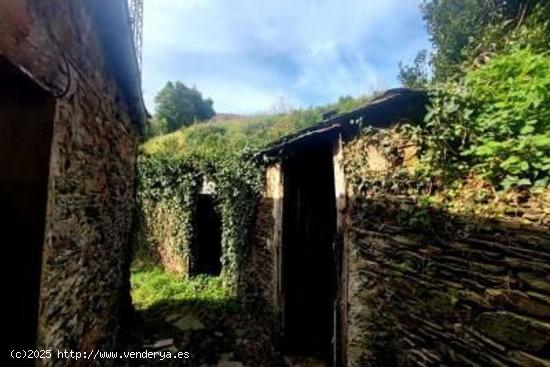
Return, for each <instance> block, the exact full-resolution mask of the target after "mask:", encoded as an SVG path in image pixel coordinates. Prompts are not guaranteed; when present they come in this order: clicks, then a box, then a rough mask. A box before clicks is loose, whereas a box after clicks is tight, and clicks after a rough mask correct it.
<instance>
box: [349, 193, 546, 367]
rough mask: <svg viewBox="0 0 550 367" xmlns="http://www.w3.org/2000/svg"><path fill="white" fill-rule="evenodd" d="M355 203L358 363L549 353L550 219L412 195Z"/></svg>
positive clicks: (353, 326)
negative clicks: (493, 214)
mask: <svg viewBox="0 0 550 367" xmlns="http://www.w3.org/2000/svg"><path fill="white" fill-rule="evenodd" d="M350 203H352V205H350V207H349V211H348V214H347V216H348V217H347V226H348V231H347V234H346V242H347V244H348V251H349V289H348V294H349V297H348V300H349V310H348V334H347V335H348V361H349V363H350V365H365V364H369V363H384V365H391V364H397V365H415V364H418V363H422V364H426V365H440V364H442V363H444V364H454V365H456V364H464V363H467V364H470V363H478V364H482V365H494V364H506V365H510V364H519V365H533V366H535V365H536V366H538V365H541V366H542V365H547V364H548V363H549V360H548V358H550V324H549V321H550V277H549V276H548V274H550V265H549V264H550V238H549V236H548V228H547V226H541V225H539V224H537V223H532V224H524V225H522V224H519V222H518V221H509V222H505V221H489V220H484V219H482V218H479V217H475V216H457V215H453V214H450V213H448V212H446V211H442V210H438V209H435V208H433V207H432V208H429V207H423V206H419V205H418V204H417V203H415V202H414V201H413V200H411V199H409V198H396V197H391V196H390V197H384V198H379V199H378V198H363V197H358V198H355V199H354V200H350ZM532 214H535V215H533V216H532V217H533V218H543V215H544V212H543V210H542V209H541V211H540V212H539V213H532Z"/></svg>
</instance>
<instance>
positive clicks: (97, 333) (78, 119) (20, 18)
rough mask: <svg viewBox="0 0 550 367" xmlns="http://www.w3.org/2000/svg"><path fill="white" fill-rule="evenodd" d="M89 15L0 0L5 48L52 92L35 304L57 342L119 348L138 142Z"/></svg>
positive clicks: (45, 331) (43, 342) (44, 333)
mask: <svg viewBox="0 0 550 367" xmlns="http://www.w3.org/2000/svg"><path fill="white" fill-rule="evenodd" d="M92 19H93V17H92V15H91V14H89V10H88V8H87V7H86V6H84V5H83V3H82V2H80V1H37V0H7V1H2V3H1V4H0V52H1V53H2V54H4V55H5V56H6V57H7V58H8V59H9V60H10V61H11V62H12V63H14V64H16V65H18V66H19V67H21V68H23V69H25V70H26V72H28V74H29V75H30V76H31V77H32V78H33V79H34V80H35V81H36V82H37V83H38V84H39V85H41V86H43V87H44V89H45V90H47V91H49V92H50V93H52V95H54V96H55V97H56V112H55V121H54V126H53V141H52V151H51V162H50V178H49V183H48V186H49V188H48V207H47V217H46V234H45V238H46V240H45V244H44V249H43V266H42V279H41V298H40V314H39V346H40V347H41V348H48V349H54V350H55V349H73V350H91V349H98V348H106V349H113V348H114V345H115V343H116V336H117V333H118V329H119V324H120V319H119V316H120V311H121V309H122V308H123V307H128V306H129V304H128V302H129V274H128V269H129V267H128V265H129V264H128V262H129V247H128V245H129V234H130V229H131V223H132V210H133V204H134V173H135V172H134V171H135V157H136V149H137V142H136V135H135V128H134V126H133V124H132V122H131V119H130V117H129V113H128V109H127V106H126V104H125V102H124V99H123V98H122V97H121V95H120V92H119V89H118V86H117V85H116V83H115V82H114V79H113V78H111V76H110V75H111V74H110V69H109V67H108V65H106V61H105V58H104V54H103V49H102V47H101V45H100V42H99V39H98V36H97V34H96V32H95V29H94V27H95V25H94V23H93V20H92ZM67 363H68V361H67Z"/></svg>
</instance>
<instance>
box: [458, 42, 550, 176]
mask: <svg viewBox="0 0 550 367" xmlns="http://www.w3.org/2000/svg"><path fill="white" fill-rule="evenodd" d="M466 85H467V87H468V89H469V91H470V99H471V101H472V104H473V106H474V108H475V111H476V114H475V116H474V119H473V124H472V131H471V138H470V140H471V142H470V147H469V149H467V150H466V151H465V152H464V154H465V155H466V156H470V157H471V158H472V160H473V163H474V164H476V167H477V168H478V169H479V170H480V171H481V172H483V173H486V174H487V175H488V176H489V178H491V179H492V180H493V181H500V180H502V179H504V181H503V182H502V185H503V186H504V187H509V186H511V185H526V186H530V185H532V184H533V183H536V184H537V186H542V185H545V184H546V183H547V181H548V174H549V172H550V56H549V55H548V54H545V55H543V54H536V53H534V52H533V51H532V50H530V49H528V48H527V49H517V50H514V51H512V52H510V53H508V54H504V55H501V56H497V57H495V58H494V59H492V60H491V61H490V62H489V63H488V64H487V65H484V66H483V67H481V68H478V69H476V70H473V71H472V72H470V73H468V74H467V76H466Z"/></svg>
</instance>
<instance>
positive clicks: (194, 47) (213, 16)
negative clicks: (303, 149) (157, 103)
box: [144, 0, 428, 113]
mask: <svg viewBox="0 0 550 367" xmlns="http://www.w3.org/2000/svg"><path fill="white" fill-rule="evenodd" d="M419 2H420V0H414V1H403V0H385V1H380V0H263V1H258V0H225V1H224V0H146V1H145V14H144V17H145V22H144V23H145V28H144V89H145V93H146V99H147V103H148V105H149V108H152V100H153V95H154V93H156V92H157V91H158V90H159V89H160V88H161V87H162V86H163V85H164V83H165V82H166V81H167V80H181V81H183V82H184V83H186V84H190V85H193V84H195V85H196V86H197V87H198V89H199V90H201V91H203V94H205V95H207V96H210V97H212V98H213V99H214V102H215V107H216V109H217V110H218V111H220V112H241V113H242V112H256V111H257V110H258V109H263V108H269V106H271V105H273V104H274V103H276V102H277V100H279V99H280V98H281V96H282V97H284V98H285V99H287V100H291V101H293V103H296V105H298V106H303V105H304V104H311V103H313V104H319V103H323V102H326V101H328V100H335V99H336V98H338V97H339V96H340V95H344V94H351V95H357V94H361V93H366V92H369V91H371V90H372V89H373V88H374V86H375V85H377V84H380V80H385V81H386V83H387V84H388V86H392V85H394V84H395V75H396V74H397V63H398V62H399V61H400V60H405V61H407V60H410V59H411V58H412V57H413V55H414V53H415V52H416V51H417V50H418V49H420V48H425V47H427V46H428V42H427V36H426V34H425V32H424V31H423V24H422V20H421V17H420V14H419V10H418V5H419Z"/></svg>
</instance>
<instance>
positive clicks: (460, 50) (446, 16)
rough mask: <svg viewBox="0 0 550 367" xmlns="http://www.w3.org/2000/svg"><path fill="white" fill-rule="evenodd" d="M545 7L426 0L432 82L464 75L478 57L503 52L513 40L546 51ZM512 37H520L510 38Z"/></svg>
mask: <svg viewBox="0 0 550 367" xmlns="http://www.w3.org/2000/svg"><path fill="white" fill-rule="evenodd" d="M544 3H545V2H539V1H536V0H425V1H424V3H423V5H422V7H421V8H422V12H423V14H424V19H425V21H426V26H427V30H428V33H429V34H430V36H431V40H432V43H433V45H434V48H435V52H434V55H433V57H432V64H433V72H434V77H435V80H436V81H440V82H444V81H447V80H449V79H451V78H454V77H456V76H460V75H463V74H464V73H465V72H466V71H467V69H466V68H465V66H469V65H471V64H472V63H473V62H474V61H475V60H477V59H478V57H482V58H483V57H487V56H488V55H490V54H491V53H498V52H500V51H502V50H503V49H505V48H506V44H507V43H508V42H509V41H511V40H512V39H513V38H516V40H519V39H521V40H523V41H527V42H528V43H529V44H531V45H532V46H535V45H540V46H542V47H545V48H547V47H548V44H549V42H548V41H549V40H550V36H549V33H546V34H545V31H548V19H549V18H550V17H549V12H550V6H549V4H548V3H547V2H546V4H544ZM545 23H546V24H545ZM522 27H527V28H529V29H530V30H533V31H535V33H537V37H528V36H527V35H526V34H521V33H525V28H523V29H522V30H520V28H522ZM536 28H538V29H537V30H535V29H536ZM511 34H516V35H520V34H521V36H520V37H513V36H512V37H511ZM535 38H536V39H535ZM505 39H507V40H505ZM544 45H546V46H544Z"/></svg>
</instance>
